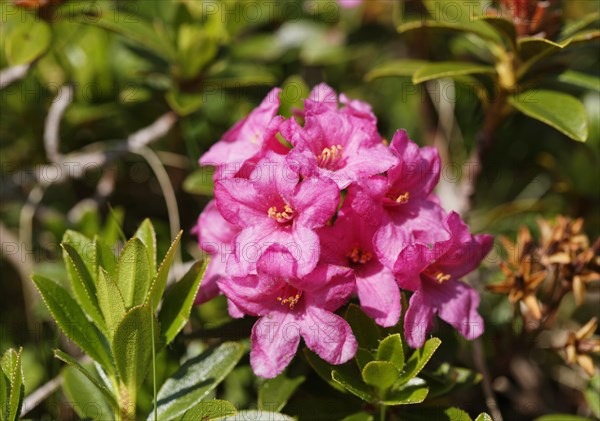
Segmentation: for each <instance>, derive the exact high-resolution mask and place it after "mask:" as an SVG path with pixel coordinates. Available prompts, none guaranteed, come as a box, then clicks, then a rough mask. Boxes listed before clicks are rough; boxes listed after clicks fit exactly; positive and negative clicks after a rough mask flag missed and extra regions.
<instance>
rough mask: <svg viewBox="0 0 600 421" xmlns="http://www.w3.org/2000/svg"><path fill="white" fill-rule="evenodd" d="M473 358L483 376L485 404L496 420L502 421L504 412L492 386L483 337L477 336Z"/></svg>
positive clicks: (474, 342)
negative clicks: (501, 411)
mask: <svg viewBox="0 0 600 421" xmlns="http://www.w3.org/2000/svg"><path fill="white" fill-rule="evenodd" d="M473 360H474V362H475V366H476V367H477V370H479V372H480V373H481V376H482V377H483V379H482V382H481V383H482V386H483V394H484V395H485V404H486V406H487V407H488V410H489V411H490V415H491V416H492V419H493V420H494V421H502V414H501V413H500V408H499V406H498V402H496V397H495V395H494V389H493V388H492V382H491V380H490V373H489V371H488V369H487V365H486V364H485V356H484V353H483V344H482V342H481V338H477V339H475V340H474V341H473Z"/></svg>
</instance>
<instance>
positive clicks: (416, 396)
mask: <svg viewBox="0 0 600 421" xmlns="http://www.w3.org/2000/svg"><path fill="white" fill-rule="evenodd" d="M428 393H429V390H428V389H427V388H426V387H422V386H408V387H405V388H403V389H400V390H392V391H389V392H388V393H387V394H386V396H385V399H383V400H382V403H383V404H385V405H389V406H395V405H413V404H416V403H421V402H423V401H424V400H425V398H426V397H427V394H428Z"/></svg>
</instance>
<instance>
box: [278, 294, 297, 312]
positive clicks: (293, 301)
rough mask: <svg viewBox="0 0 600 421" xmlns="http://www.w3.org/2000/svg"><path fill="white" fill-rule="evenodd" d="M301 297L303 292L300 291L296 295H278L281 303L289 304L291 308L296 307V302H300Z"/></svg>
mask: <svg viewBox="0 0 600 421" xmlns="http://www.w3.org/2000/svg"><path fill="white" fill-rule="evenodd" d="M300 297H302V293H301V292H299V293H298V294H296V295H290V296H289V297H287V298H285V299H284V298H282V297H277V301H279V302H280V303H281V305H286V304H287V305H288V306H289V307H290V308H291V309H292V308H294V306H295V305H296V304H298V301H300Z"/></svg>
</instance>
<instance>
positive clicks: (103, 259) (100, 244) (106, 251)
mask: <svg viewBox="0 0 600 421" xmlns="http://www.w3.org/2000/svg"><path fill="white" fill-rule="evenodd" d="M94 242H95V244H96V259H97V260H98V266H99V267H102V268H104V269H105V270H106V271H107V272H108V273H109V274H111V275H114V274H115V270H116V267H117V256H115V253H114V251H113V249H112V248H111V247H110V246H108V245H107V244H106V243H105V242H104V241H102V240H101V239H99V238H95V239H94Z"/></svg>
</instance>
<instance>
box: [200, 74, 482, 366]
mask: <svg viewBox="0 0 600 421" xmlns="http://www.w3.org/2000/svg"><path fill="white" fill-rule="evenodd" d="M280 93H281V90H280V89H273V90H272V91H271V92H270V93H269V95H268V96H267V97H266V98H265V99H264V101H263V102H262V104H261V105H260V106H259V107H258V108H256V109H255V110H253V111H252V112H251V113H250V114H249V115H248V116H247V117H246V118H245V119H244V120H242V121H240V122H239V123H237V124H236V125H235V126H234V127H233V128H232V129H230V130H229V131H228V132H227V133H225V135H224V136H223V138H222V139H221V140H220V141H219V142H217V143H216V144H215V145H214V146H213V147H212V148H211V149H210V150H209V151H208V152H207V153H206V154H204V155H203V156H202V157H201V159H200V164H201V165H212V166H215V168H216V171H215V200H214V201H212V202H210V203H209V204H208V205H207V207H206V208H205V210H204V211H203V212H202V214H201V215H200V217H199V219H198V225H197V226H196V228H195V231H194V232H195V233H196V234H197V235H198V239H199V243H200V247H201V248H202V249H203V250H204V251H205V252H207V253H208V254H210V255H212V260H211V263H210V266H209V269H208V273H207V275H206V277H205V280H204V282H203V285H202V287H201V289H200V293H199V295H198V299H197V302H198V303H202V302H205V301H207V300H209V299H211V298H213V297H214V296H216V295H217V294H219V293H223V294H225V296H226V297H227V299H228V302H229V312H230V314H231V315H232V316H233V317H242V316H244V315H251V316H258V317H259V319H258V321H257V322H256V324H255V325H254V327H253V329H252V338H251V339H252V351H251V354H250V360H251V364H252V367H253V369H254V372H255V373H256V374H257V375H259V376H263V377H274V376H276V375H277V374H279V373H281V372H282V371H283V369H284V368H285V367H286V366H287V365H288V364H289V362H290V361H291V359H292V358H293V356H294V355H295V353H296V350H297V348H298V344H299V342H300V337H302V338H303V339H304V342H305V343H306V345H307V346H308V347H309V348H310V349H311V350H313V351H314V352H316V353H317V354H319V355H320V356H321V357H322V358H323V359H324V360H326V361H328V362H329V363H331V364H341V363H344V362H346V361H348V360H349V359H350V358H352V357H353V356H354V354H355V352H356V347H357V344H356V340H355V338H354V335H353V334H352V330H351V328H350V326H349V325H348V324H347V322H346V321H345V320H344V319H343V318H341V317H340V316H338V315H336V314H335V311H336V310H338V309H339V308H340V307H341V306H342V305H344V304H345V303H347V302H348V300H349V299H351V297H352V296H353V295H356V296H357V297H358V300H359V301H360V305H361V307H362V309H363V310H364V312H365V313H366V314H368V315H369V316H370V317H372V318H373V319H374V320H375V321H376V322H377V323H378V324H379V325H381V326H385V327H387V326H393V325H395V324H397V323H398V321H399V318H400V314H401V299H400V289H404V290H407V291H411V292H412V296H411V298H410V304H409V307H408V309H407V311H406V316H405V320H404V329H405V335H406V339H407V341H408V344H409V345H410V346H412V347H415V348H418V347H420V346H422V345H423V343H424V341H425V339H426V336H427V334H428V333H429V332H430V331H431V329H432V327H433V321H434V316H435V314H436V313H437V314H438V315H439V317H440V318H441V319H442V320H444V321H446V322H448V323H449V324H451V325H452V326H453V327H454V328H456V329H457V330H458V331H459V332H460V333H461V334H462V335H463V336H464V337H465V338H467V339H473V338H475V337H477V336H479V335H481V333H482V332H483V320H482V319H481V317H480V316H479V314H478V313H477V307H478V305H479V295H478V293H477V292H476V291H475V290H474V289H473V288H471V287H469V286H468V285H467V284H466V283H464V282H462V281H461V280H460V279H461V278H462V277H463V276H464V275H466V274H467V273H469V272H471V271H473V270H474V269H475V268H477V266H478V265H479V263H480V262H481V260H482V259H483V258H484V257H485V256H486V254H487V253H488V252H489V250H490V248H491V246H492V238H491V237H490V236H488V235H471V234H470V233H469V230H468V228H467V226H466V225H465V224H464V223H463V222H462V221H461V219H460V217H459V216H458V215H457V214H456V213H450V214H446V213H445V212H444V210H443V209H442V208H441V207H440V204H439V201H438V199H437V197H436V196H435V195H434V194H433V193H432V192H433V189H434V187H435V185H436V184H437V182H438V180H439V176H440V159H439V156H438V154H437V152H436V151H435V150H434V149H433V148H429V147H424V148H419V147H418V146H417V145H416V144H415V143H413V142H412V141H411V140H410V139H409V138H408V136H407V135H406V133H405V132H404V131H398V132H397V133H396V134H395V135H394V138H393V139H392V141H391V143H390V144H389V146H388V145H387V142H386V141H385V140H384V139H383V138H382V137H381V136H380V135H379V133H378V130H377V120H376V118H375V116H374V115H373V113H372V111H371V108H370V106H369V105H368V104H366V103H364V102H361V101H358V100H349V99H348V98H347V97H346V96H345V95H344V94H341V95H340V96H339V100H338V96H337V94H336V93H335V91H334V90H333V89H332V88H330V87H329V86H327V85H324V84H321V85H318V86H316V87H315V88H314V90H313V91H312V93H311V94H310V97H309V98H308V99H306V100H305V101H304V111H298V112H297V113H296V116H295V117H292V118H288V119H286V118H283V117H282V116H278V115H276V114H277V111H278V108H279V105H280V102H279V101H280V100H279V96H280Z"/></svg>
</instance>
